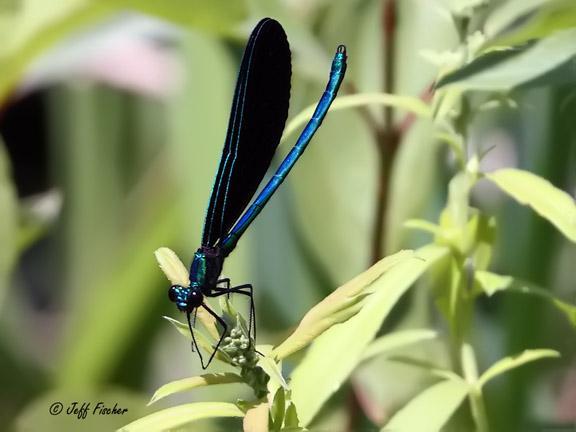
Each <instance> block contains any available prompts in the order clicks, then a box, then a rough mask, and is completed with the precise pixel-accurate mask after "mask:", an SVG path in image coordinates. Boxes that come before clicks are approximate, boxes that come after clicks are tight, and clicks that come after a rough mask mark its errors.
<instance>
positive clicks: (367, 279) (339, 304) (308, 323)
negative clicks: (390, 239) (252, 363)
mask: <svg viewBox="0 0 576 432" xmlns="http://www.w3.org/2000/svg"><path fill="white" fill-rule="evenodd" d="M412 259H414V252H413V251H401V252H398V253H396V254H394V255H390V256H388V257H386V258H384V259H383V260H381V261H379V262H378V263H376V264H375V265H373V266H372V267H370V268H369V269H368V270H366V271H365V272H364V273H362V274H360V275H359V276H356V277H355V278H354V279H352V280H351V281H350V282H348V283H346V284H344V285H342V286H341V287H340V288H338V289H337V290H336V291H334V292H332V293H331V294H330V295H329V296H328V297H326V298H325V299H324V300H322V301H321V302H320V303H318V304H317V305H316V306H314V307H313V308H312V309H310V311H308V313H307V314H306V315H305V316H304V318H303V319H302V321H300V324H299V325H298V327H297V328H296V330H295V331H294V332H293V333H292V334H291V335H290V336H289V337H288V338H287V339H286V340H285V341H284V342H282V343H281V344H280V345H279V346H278V347H276V348H275V349H274V351H273V352H272V354H273V356H274V357H276V358H278V359H283V358H285V357H287V356H289V355H290V354H293V353H295V352H296V351H298V350H300V349H302V348H304V347H305V346H306V345H308V344H309V343H310V342H311V341H312V340H314V339H315V338H317V337H318V336H319V335H321V334H322V333H323V332H324V331H326V330H327V329H329V328H330V327H332V326H333V325H335V324H338V323H341V322H344V321H346V320H348V319H350V318H351V317H352V316H354V315H356V314H357V313H358V311H359V310H360V309H361V307H362V304H363V300H364V299H365V298H366V296H368V295H370V294H371V291H370V290H369V289H368V288H370V287H371V285H372V284H373V283H374V282H375V281H376V280H377V279H378V278H380V277H381V276H382V275H383V274H384V273H386V272H387V271H388V270H390V269H391V268H393V267H394V266H396V265H398V264H399V263H401V262H403V261H407V260H412Z"/></svg>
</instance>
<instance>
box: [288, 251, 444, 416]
mask: <svg viewBox="0 0 576 432" xmlns="http://www.w3.org/2000/svg"><path fill="white" fill-rule="evenodd" d="M447 251H448V249H447V248H444V247H442V246H437V245H429V246H425V247H423V248H420V249H418V250H417V251H416V252H415V253H414V254H413V258H411V259H401V261H400V262H399V263H397V264H395V265H393V266H392V267H390V268H389V269H388V271H386V272H385V273H384V274H383V276H382V277H378V275H379V274H380V272H381V269H379V271H377V272H376V274H373V273H374V272H375V267H372V268H371V269H370V270H368V271H367V272H366V273H364V274H362V275H361V276H360V277H359V278H366V277H367V276H369V277H367V279H368V280H373V281H374V282H373V283H372V286H371V287H370V289H371V290H372V291H373V294H372V295H370V297H368V298H367V300H366V303H365V304H364V306H363V307H362V309H361V310H360V312H358V313H357V314H356V315H355V316H354V317H352V318H350V319H349V320H348V321H347V322H345V323H342V324H339V325H336V326H334V327H332V328H330V329H329V330H328V331H326V332H325V333H324V334H323V335H321V336H320V337H319V338H318V339H317V340H316V341H315V342H314V344H313V345H312V346H311V348H310V350H309V351H308V352H307V354H306V357H305V358H304V360H303V361H302V362H301V363H300V365H299V366H298V367H297V368H296V369H295V370H294V373H293V374H292V377H291V387H292V401H293V402H294V404H295V405H296V407H298V415H299V416H300V421H301V422H302V425H303V426H307V425H308V424H309V423H310V421H311V420H312V418H313V417H314V416H315V415H316V414H317V413H318V411H319V410H320V408H321V407H322V405H323V404H324V403H325V402H326V400H327V399H328V398H329V397H330V395H332V393H334V392H335V391H336V390H337V389H338V388H339V387H340V385H341V384H342V383H343V382H344V380H346V378H347V377H348V376H349V375H350V373H351V372H352V371H353V370H354V368H355V367H356V366H357V365H358V363H360V362H361V361H362V355H363V353H364V351H365V349H366V346H367V345H368V344H369V343H370V341H371V340H372V339H373V338H374V336H375V335H376V333H377V332H378V330H379V329H380V327H381V325H382V321H383V320H384V319H385V318H386V316H387V315H388V314H389V313H390V311H391V310H392V308H393V306H394V305H395V304H396V302H397V301H398V300H399V299H400V297H401V296H402V294H404V293H405V292H406V291H407V290H408V288H410V286H411V285H412V284H413V283H414V282H415V281H416V280H417V279H418V278H419V277H420V276H421V275H422V274H423V273H424V272H425V271H426V270H427V269H428V268H429V267H430V266H432V265H433V264H434V263H435V262H437V261H438V260H440V259H441V258H443V257H445V256H446V255H447ZM394 257H395V255H394ZM396 259H398V258H396ZM384 261H385V260H384ZM382 263H383V262H382V261H380V263H379V264H382ZM376 269H378V264H377V265H376ZM355 280H356V279H355ZM363 282H364V283H365V282H366V281H363ZM352 287H353V286H350V288H352Z"/></svg>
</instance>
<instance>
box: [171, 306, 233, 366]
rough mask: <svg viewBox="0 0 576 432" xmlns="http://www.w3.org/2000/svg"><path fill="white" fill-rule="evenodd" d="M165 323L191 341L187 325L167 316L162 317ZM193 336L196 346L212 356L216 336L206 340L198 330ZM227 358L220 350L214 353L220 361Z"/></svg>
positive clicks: (195, 330)
mask: <svg viewBox="0 0 576 432" xmlns="http://www.w3.org/2000/svg"><path fill="white" fill-rule="evenodd" d="M198 314H200V310H199V311H198ZM163 318H164V319H165V320H166V321H168V322H169V323H170V324H172V325H173V326H174V327H175V328H176V330H178V333H180V334H181V335H182V336H184V337H185V338H186V339H188V340H189V341H191V340H192V336H191V335H190V329H189V328H188V324H184V323H183V322H180V321H178V320H176V319H174V318H171V317H168V316H164V317H163ZM194 332H195V333H194V336H195V338H196V342H197V343H198V345H200V347H201V348H202V349H203V350H204V351H205V352H207V353H210V354H212V350H213V349H214V348H213V345H216V340H218V338H219V337H218V336H217V335H216V337H214V336H213V335H210V336H212V339H210V338H208V337H207V336H206V335H205V334H204V332H202V331H200V330H198V329H194ZM226 357H228V354H226V353H225V352H224V351H222V350H220V349H219V350H218V352H217V353H216V358H217V359H222V358H226Z"/></svg>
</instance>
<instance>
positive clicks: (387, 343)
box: [363, 329, 437, 360]
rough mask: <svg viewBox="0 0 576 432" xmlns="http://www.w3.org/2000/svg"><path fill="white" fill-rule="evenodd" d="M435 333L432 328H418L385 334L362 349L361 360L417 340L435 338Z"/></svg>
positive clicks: (386, 352)
mask: <svg viewBox="0 0 576 432" xmlns="http://www.w3.org/2000/svg"><path fill="white" fill-rule="evenodd" d="M436 336H437V333H436V332H435V331H433V330H428V329H419V330H401V331H397V332H394V333H390V334H387V335H385V336H382V337H380V338H378V339H376V340H375V341H374V342H372V343H371V344H370V345H368V348H366V351H364V355H363V360H367V359H369V358H372V357H374V356H377V355H382V354H388V353H390V352H391V351H395V350H398V349H401V348H404V347H406V346H408V345H412V344H415V343H418V342H423V341H426V340H431V339H434V338H436Z"/></svg>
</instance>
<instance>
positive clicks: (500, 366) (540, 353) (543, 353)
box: [477, 349, 560, 387]
mask: <svg viewBox="0 0 576 432" xmlns="http://www.w3.org/2000/svg"><path fill="white" fill-rule="evenodd" d="M550 357H560V353H559V352H558V351H554V350H551V349H536V350H526V351H523V352H521V353H520V354H518V355H515V356H511V357H505V358H503V359H501V360H498V361H497V362H496V363H494V364H493V365H492V366H490V368H488V370H486V372H484V373H483V374H482V376H481V377H480V379H479V380H478V383H477V385H478V387H482V386H483V385H484V384H486V383H487V382H488V381H490V380H491V379H493V378H495V377H497V376H498V375H501V374H503V373H505V372H508V371H509V370H512V369H515V368H517V367H519V366H522V365H523V364H526V363H529V362H532V361H536V360H540V359H542V358H550Z"/></svg>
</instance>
